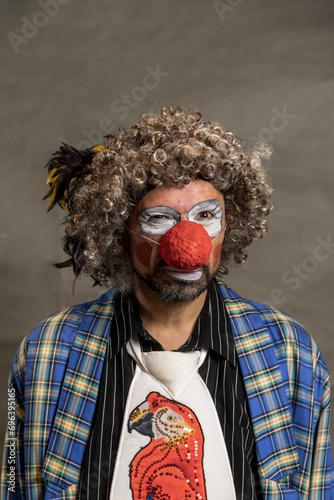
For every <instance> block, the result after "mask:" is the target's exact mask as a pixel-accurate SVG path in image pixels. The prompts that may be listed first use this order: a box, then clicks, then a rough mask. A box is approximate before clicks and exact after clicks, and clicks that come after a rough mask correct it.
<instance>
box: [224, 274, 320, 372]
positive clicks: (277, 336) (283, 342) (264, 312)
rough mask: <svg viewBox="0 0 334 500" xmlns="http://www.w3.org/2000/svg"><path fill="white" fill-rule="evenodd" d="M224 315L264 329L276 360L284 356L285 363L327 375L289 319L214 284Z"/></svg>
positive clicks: (316, 354) (313, 344)
mask: <svg viewBox="0 0 334 500" xmlns="http://www.w3.org/2000/svg"><path fill="white" fill-rule="evenodd" d="M217 282H218V285H219V287H220V290H221V292H222V295H223V297H224V301H225V304H226V307H227V310H228V314H229V316H230V317H232V318H233V319H234V320H235V321H236V322H239V323H240V322H244V323H251V324H253V325H255V327H256V328H259V329H261V324H262V328H263V327H265V328H266V329H267V331H268V332H269V333H270V336H271V339H272V342H273V346H274V348H275V350H276V351H277V354H278V356H283V355H284V356H285V357H286V358H287V359H288V360H292V359H293V360H295V361H299V363H300V362H301V360H302V361H303V362H304V363H309V364H311V365H313V366H314V367H316V366H317V365H318V368H322V369H323V375H324V376H325V374H326V373H327V366H326V363H325V361H324V359H323V357H322V354H321V352H320V350H319V348H318V346H317V344H316V342H315V340H314V339H313V337H312V336H311V334H310V333H309V332H308V331H307V329H306V328H305V327H304V326H303V325H302V324H301V323H300V322H299V321H298V320H296V319H295V318H294V317H292V316H291V315H289V314H287V313H285V312H283V311H280V310H278V309H275V308H273V307H270V306H268V305H266V304H261V303H259V302H256V301H253V300H249V299H245V298H242V297H240V296H239V295H238V294H237V293H236V292H235V291H234V290H232V289H231V288H229V287H228V286H226V284H225V283H224V282H223V281H221V280H217Z"/></svg>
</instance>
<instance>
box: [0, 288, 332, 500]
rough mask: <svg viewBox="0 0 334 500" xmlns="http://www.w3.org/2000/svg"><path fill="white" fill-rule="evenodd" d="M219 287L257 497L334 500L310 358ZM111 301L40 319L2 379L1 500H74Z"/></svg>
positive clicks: (309, 348)
mask: <svg viewBox="0 0 334 500" xmlns="http://www.w3.org/2000/svg"><path fill="white" fill-rule="evenodd" d="M218 283H219V285H220V289H221V292H222V295H223V297H224V300H225V304H226V309H227V313H228V317H229V320H230V322H231V327H232V332H233V336H234V342H235V347H236V351H237V355H238V359H239V363H240V368H241V371H242V375H243V379H244V384H245V389H246V394H247V399H248V405H249V410H250V416H251V420H252V425H253V430H254V436H255V441H256V452H257V462H258V472H259V476H260V480H261V487H262V491H263V497H264V498H265V499H268V500H269V499H271V500H275V499H291V500H293V499H305V500H306V499H312V500H313V499H314V500H318V499H319V500H320V499H326V500H327V499H328V500H329V499H331V498H334V487H333V464H332V457H331V447H330V439H329V415H330V386H329V378H328V371H327V367H326V364H325V362H324V360H323V358H322V356H321V353H320V352H319V349H318V348H317V346H316V344H315V342H314V341H313V339H312V338H311V337H310V335H309V334H308V333H307V332H306V331H305V330H304V328H303V327H302V326H301V325H300V324H299V323H298V322H296V321H295V320H293V319H292V318H290V317H289V316H287V315H285V314H283V313H281V312H279V311H277V310H274V309H271V308H270V307H268V306H264V305H261V304H258V303H255V302H251V301H247V300H245V299H242V298H240V297H239V296H238V295H237V294H236V293H235V292H233V291H232V290H231V289H229V288H227V287H226V286H225V285H224V284H223V283H222V282H218ZM116 293H117V291H116V290H109V291H108V292H106V293H105V294H104V295H102V297H100V298H99V299H98V300H96V301H93V302H90V303H86V304H81V305H79V306H74V307H72V308H70V309H68V310H66V311H61V312H60V313H57V314H55V315H53V316H51V317H50V318H47V319H46V320H44V321H43V322H42V323H40V324H39V325H38V326H37V327H36V328H35V329H34V330H33V331H32V332H31V334H30V335H29V336H28V337H27V338H26V339H25V340H24V341H23V342H22V344H21V347H20V349H19V350H18V352H17V354H16V356H15V358H14V361H13V367H12V371H11V376H10V386H9V388H10V391H11V393H10V394H14V392H15V402H16V404H15V431H14V434H15V436H13V435H12V432H13V431H12V430H11V429H8V431H7V436H6V446H5V453H4V461H3V469H2V498H4V499H6V500H7V499H8V500H14V499H29V500H38V499H42V498H44V499H46V500H51V499H52V500H61V499H68V500H69V499H71V500H74V499H75V498H77V491H78V482H79V479H80V472H81V465H82V461H83V456H84V452H85V447H86V445H87V441H88V438H89V435H90V430H91V425H92V420H93V416H94V411H95V406H96V400H97V395H98V389H99V381H100V377H101V372H102V367H103V361H104V357H105V353H106V346H107V339H108V335H109V331H110V324H111V318H112V314H113V311H114V298H115V295H116ZM14 438H15V439H14ZM13 447H14V448H15V463H14V465H12V463H11V457H12V455H11V448H13ZM10 467H13V469H11V468H10ZM10 473H11V474H12V475H10ZM10 477H15V480H14V481H13V482H14V486H13V485H12V483H11V481H10V480H9V478H10ZM332 494H333V495H332Z"/></svg>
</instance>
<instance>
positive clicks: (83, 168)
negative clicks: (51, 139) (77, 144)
mask: <svg viewBox="0 0 334 500" xmlns="http://www.w3.org/2000/svg"><path fill="white" fill-rule="evenodd" d="M103 148H104V146H103V145H102V144H99V145H98V146H94V147H92V148H90V149H84V150H79V149H76V148H74V147H73V146H69V145H67V144H65V143H64V142H63V143H62V145H61V146H60V148H59V150H58V151H56V152H55V153H54V154H53V155H52V158H51V160H50V161H49V162H48V163H47V164H46V168H47V169H48V172H49V175H48V178H47V181H46V183H47V184H49V186H50V190H49V191H48V193H47V194H46V195H45V196H44V198H43V200H45V199H46V198H50V200H49V202H48V204H47V209H48V211H49V210H51V209H52V208H53V207H54V206H55V205H56V204H57V203H58V205H59V206H60V207H61V208H63V209H64V210H69V211H70V212H71V211H72V210H71V209H72V204H73V197H72V194H73V191H74V189H73V188H74V187H77V186H78V184H79V183H80V181H81V180H82V179H83V178H84V177H85V176H86V175H87V174H88V170H89V169H88V166H89V165H91V163H92V160H93V156H94V154H96V153H98V152H99V151H101V150H102V149H103Z"/></svg>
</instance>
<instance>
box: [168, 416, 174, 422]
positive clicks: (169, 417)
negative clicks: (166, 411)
mask: <svg viewBox="0 0 334 500" xmlns="http://www.w3.org/2000/svg"><path fill="white" fill-rule="evenodd" d="M167 420H169V421H170V422H173V421H174V420H175V417H174V416H173V415H168V417H167Z"/></svg>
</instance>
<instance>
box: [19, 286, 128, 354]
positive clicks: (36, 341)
mask: <svg viewBox="0 0 334 500" xmlns="http://www.w3.org/2000/svg"><path fill="white" fill-rule="evenodd" d="M117 293H118V290H116V289H115V288H112V289H110V290H108V291H107V292H105V293H104V294H103V295H101V296H100V297H99V298H98V299H95V300H92V301H90V302H85V303H82V304H78V305H75V306H72V307H70V308H67V309H64V310H61V311H59V312H56V313H54V314H52V315H50V316H48V317H47V318H45V319H43V320H42V321H41V322H40V323H38V325H36V327H35V328H33V330H32V331H31V332H30V334H29V335H28V336H27V337H26V338H25V340H24V344H25V346H26V349H31V348H32V347H33V346H37V345H41V344H44V345H48V344H49V345H50V346H52V345H53V346H54V345H55V344H62V345H69V346H71V345H72V343H73V340H74V338H75V335H76V333H77V331H78V329H79V328H80V326H81V325H82V324H83V322H85V323H86V322H94V323H96V322H98V321H99V319H101V318H104V317H105V316H106V315H109V316H110V313H111V312H112V311H113V306H114V302H115V297H116V295H117Z"/></svg>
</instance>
